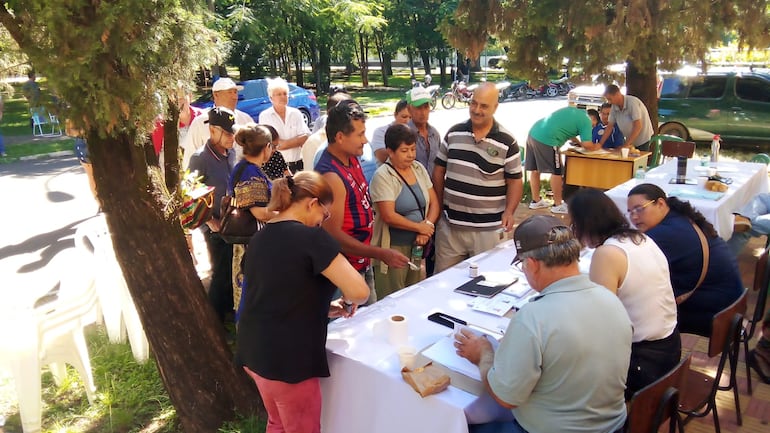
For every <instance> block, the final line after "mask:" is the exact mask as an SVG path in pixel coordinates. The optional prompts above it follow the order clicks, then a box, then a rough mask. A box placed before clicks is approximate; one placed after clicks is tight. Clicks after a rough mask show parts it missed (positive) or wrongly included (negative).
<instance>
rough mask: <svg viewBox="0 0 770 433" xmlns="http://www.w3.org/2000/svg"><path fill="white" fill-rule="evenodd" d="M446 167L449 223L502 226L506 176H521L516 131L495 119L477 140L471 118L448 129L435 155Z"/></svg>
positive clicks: (442, 165) (446, 214) (445, 189)
mask: <svg viewBox="0 0 770 433" xmlns="http://www.w3.org/2000/svg"><path fill="white" fill-rule="evenodd" d="M436 165H438V166H441V167H445V168H446V179H445V181H444V203H443V205H444V211H445V217H446V218H447V220H448V221H449V223H451V224H453V225H456V226H460V227H466V228H471V229H476V230H495V229H497V228H499V227H500V224H501V222H502V217H503V211H504V210H505V204H506V196H505V194H506V192H507V190H508V188H507V185H506V180H507V179H521V178H522V168H521V156H520V154H519V146H518V144H517V143H516V139H515V138H514V137H513V134H511V133H510V132H508V131H507V130H506V129H505V128H503V127H502V126H500V124H498V123H497V121H495V123H494V125H492V129H491V130H490V131H489V133H488V134H487V136H486V137H484V138H483V139H481V140H479V141H476V139H475V138H474V136H473V127H472V125H471V122H470V120H468V121H467V122H465V123H459V124H457V125H455V126H453V127H452V128H451V129H450V130H449V132H447V134H446V137H445V138H444V141H443V142H442V143H441V146H440V148H439V151H438V155H436Z"/></svg>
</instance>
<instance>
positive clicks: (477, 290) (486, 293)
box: [455, 275, 519, 298]
mask: <svg viewBox="0 0 770 433" xmlns="http://www.w3.org/2000/svg"><path fill="white" fill-rule="evenodd" d="M481 281H484V276H483V275H479V276H478V277H476V278H474V279H472V280H470V281H468V282H467V283H465V284H463V285H462V286H460V287H458V288H456V289H455V292H457V293H462V294H463V295H471V296H481V297H484V298H491V297H493V296H495V295H497V294H498V293H500V292H502V291H503V290H505V288H506V287H508V286H510V285H511V284H515V283H516V282H517V281H519V279H518V278H515V279H514V280H513V281H511V282H510V283H508V284H501V285H498V286H485V285H482V284H479V283H480V282H481Z"/></svg>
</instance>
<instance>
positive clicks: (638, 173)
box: [634, 167, 644, 180]
mask: <svg viewBox="0 0 770 433" xmlns="http://www.w3.org/2000/svg"><path fill="white" fill-rule="evenodd" d="M634 177H636V178H637V179H640V180H644V168H643V167H639V168H638V169H636V176H634Z"/></svg>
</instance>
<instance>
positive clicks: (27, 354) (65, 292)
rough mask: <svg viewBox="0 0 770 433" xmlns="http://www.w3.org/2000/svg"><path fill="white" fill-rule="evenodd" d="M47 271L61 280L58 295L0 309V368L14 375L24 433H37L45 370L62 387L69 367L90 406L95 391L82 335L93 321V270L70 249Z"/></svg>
mask: <svg viewBox="0 0 770 433" xmlns="http://www.w3.org/2000/svg"><path fill="white" fill-rule="evenodd" d="M49 266H53V267H54V269H56V270H58V274H59V275H61V276H62V277H61V285H60V287H59V290H58V292H56V293H54V294H52V295H50V296H46V298H51V300H47V301H43V300H42V299H41V300H38V302H35V301H34V300H29V302H26V304H27V305H19V304H13V305H8V304H4V305H2V306H0V368H6V369H8V370H10V372H11V373H12V376H13V379H14V383H15V387H16V394H17V396H18V400H19V413H20V415H21V424H22V429H23V431H24V432H25V433H34V432H38V431H40V429H41V418H42V417H41V405H42V403H41V400H42V391H41V379H40V374H41V371H40V370H41V368H42V367H43V366H45V365H48V366H50V370H51V372H52V373H53V375H54V380H55V382H56V383H57V384H58V385H61V381H62V380H63V379H64V378H65V377H66V369H65V366H64V363H66V364H70V365H72V366H73V367H74V368H75V370H77V371H78V373H79V374H80V377H81V379H82V381H83V385H84V387H85V391H86V395H87V396H88V401H89V402H90V403H93V401H94V396H95V394H94V393H95V391H96V387H95V386H94V379H93V374H92V373H91V361H90V359H89V355H88V348H87V346H86V341H85V336H84V334H83V328H84V327H86V326H87V325H90V324H92V323H95V322H96V318H97V296H96V291H95V289H94V279H93V274H92V273H91V272H90V271H91V270H92V269H93V264H92V263H90V257H88V256H84V255H81V254H80V253H79V252H78V251H76V250H74V249H69V250H65V251H63V252H61V253H59V254H58V255H57V256H56V257H54V259H53V260H52V262H51V264H49ZM24 289H25V288H18V289H17V290H24ZM24 303H25V302H24V301H22V304H24ZM36 304H40V305H36Z"/></svg>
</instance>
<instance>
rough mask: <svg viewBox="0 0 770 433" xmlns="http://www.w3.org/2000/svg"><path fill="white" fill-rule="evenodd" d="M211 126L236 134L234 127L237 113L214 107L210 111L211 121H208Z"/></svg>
mask: <svg viewBox="0 0 770 433" xmlns="http://www.w3.org/2000/svg"><path fill="white" fill-rule="evenodd" d="M206 123H208V124H209V125H211V126H218V127H220V128H222V129H224V130H225V131H227V132H229V133H231V134H235V130H234V129H233V125H235V113H233V112H232V111H230V110H228V109H227V108H224V107H214V108H212V109H211V110H209V120H207V121H206Z"/></svg>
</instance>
